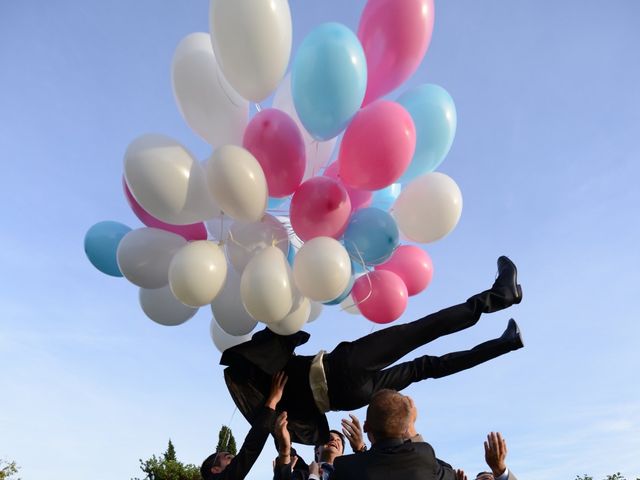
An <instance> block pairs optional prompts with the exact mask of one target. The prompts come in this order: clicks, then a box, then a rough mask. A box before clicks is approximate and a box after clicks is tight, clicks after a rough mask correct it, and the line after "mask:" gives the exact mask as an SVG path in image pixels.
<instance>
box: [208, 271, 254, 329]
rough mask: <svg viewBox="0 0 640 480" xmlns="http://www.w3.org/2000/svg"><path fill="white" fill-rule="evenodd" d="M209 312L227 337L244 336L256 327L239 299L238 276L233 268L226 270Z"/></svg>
mask: <svg viewBox="0 0 640 480" xmlns="http://www.w3.org/2000/svg"><path fill="white" fill-rule="evenodd" d="M211 311H212V312H213V316H214V317H215V319H216V321H217V322H218V325H220V327H222V329H223V330H224V331H225V332H227V333H228V334H229V335H234V336H237V335H246V334H247V333H249V332H251V330H253V329H254V328H255V326H256V325H257V323H258V322H257V321H256V320H254V319H253V317H252V316H251V315H249V314H248V313H247V311H246V310H245V308H244V305H243V304H242V299H241V298H240V275H238V274H237V273H236V272H235V270H234V269H233V268H230V269H228V270H227V281H226V282H225V284H224V287H223V288H222V290H221V291H220V293H219V294H218V296H217V297H216V299H215V300H214V301H213V302H212V303H211Z"/></svg>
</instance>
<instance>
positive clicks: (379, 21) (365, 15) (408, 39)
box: [358, 0, 434, 106]
mask: <svg viewBox="0 0 640 480" xmlns="http://www.w3.org/2000/svg"><path fill="white" fill-rule="evenodd" d="M433 17H434V9H433V0H401V1H399V0H369V1H368V2H367V5H366V6H365V7H364V11H363V12H362V17H360V25H359V26H358V38H359V39H360V42H361V43H362V48H363V49H364V54H365V56H366V58H367V72H368V73H367V74H368V76H367V92H366V93H365V97H364V101H363V102H362V105H363V106H364V105H368V104H369V103H370V102H372V101H374V100H376V99H377V98H379V97H381V96H382V95H384V94H386V93H389V92H390V91H391V90H393V89H394V88H396V87H398V86H399V85H401V84H402V83H403V82H404V81H405V80H407V79H408V78H409V77H410V76H411V75H413V73H414V72H415V71H416V70H417V69H418V67H419V66H420V62H422V59H423V57H424V54H425V53H427V48H429V42H430V41H431V33H432V32H433Z"/></svg>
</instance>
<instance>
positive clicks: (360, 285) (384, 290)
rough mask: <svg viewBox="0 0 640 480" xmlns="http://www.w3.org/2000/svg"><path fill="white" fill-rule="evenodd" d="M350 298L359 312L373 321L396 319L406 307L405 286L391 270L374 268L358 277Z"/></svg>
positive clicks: (381, 321) (386, 321)
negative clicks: (374, 269)
mask: <svg viewBox="0 0 640 480" xmlns="http://www.w3.org/2000/svg"><path fill="white" fill-rule="evenodd" d="M351 298H353V301H354V302H355V303H356V305H358V309H359V310H360V313H362V315H364V316H365V318H367V319H368V320H371V321H372V322H374V323H389V322H393V321H394V320H397V319H398V318H399V317H400V315H402V314H403V313H404V311H405V309H406V308H407V301H408V294H407V287H406V285H405V284H404V282H403V281H402V279H401V278H400V277H399V276H398V275H396V274H395V273H393V272H389V271H387V270H376V271H373V272H370V273H368V274H367V275H363V276H361V277H360V278H358V279H357V280H356V281H355V283H354V284H353V289H352V290H351Z"/></svg>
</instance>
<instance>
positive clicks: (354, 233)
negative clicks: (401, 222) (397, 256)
mask: <svg viewBox="0 0 640 480" xmlns="http://www.w3.org/2000/svg"><path fill="white" fill-rule="evenodd" d="M398 241H399V233H398V226H397V225H396V222H395V220H394V219H393V217H392V216H391V215H389V214H388V213H387V212H385V211H383V210H380V209H379V208H362V209H360V210H358V211H357V212H356V213H354V214H353V215H352V216H351V220H350V221H349V225H348V226H347V230H346V231H345V232H344V246H345V248H346V249H347V252H349V255H350V256H351V258H352V259H353V260H354V261H356V262H358V261H361V260H360V258H361V257H362V259H363V260H364V263H365V264H366V265H378V264H380V263H383V262H384V261H386V260H387V259H388V258H389V257H390V256H391V255H392V254H393V251H394V250H395V249H396V247H397V246H398Z"/></svg>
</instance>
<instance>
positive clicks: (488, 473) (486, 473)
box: [476, 472, 495, 478]
mask: <svg viewBox="0 0 640 480" xmlns="http://www.w3.org/2000/svg"><path fill="white" fill-rule="evenodd" d="M480 475H491V476H492V477H493V473H491V472H480V473H478V474H477V475H476V478H478V477H479V476H480ZM494 478H495V477H494Z"/></svg>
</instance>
